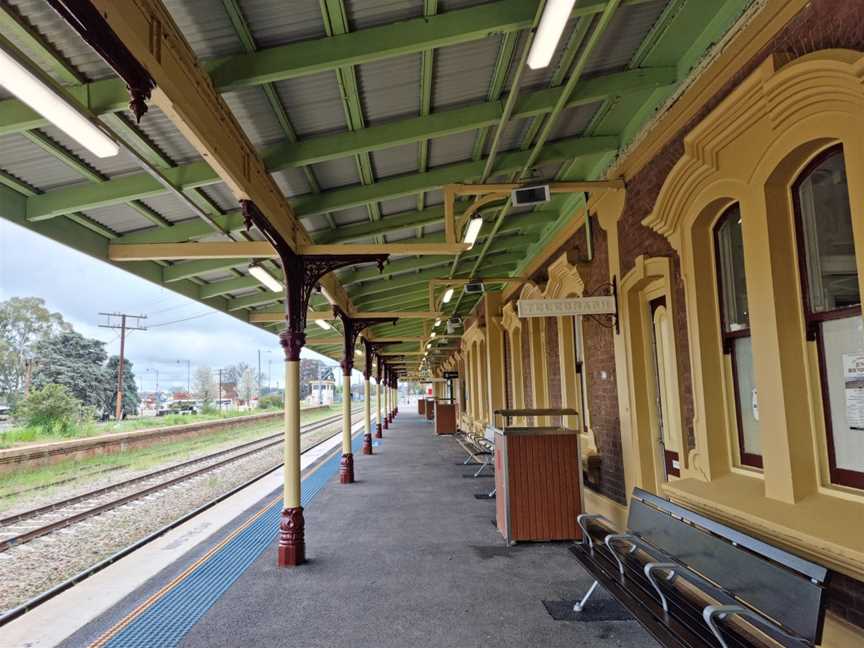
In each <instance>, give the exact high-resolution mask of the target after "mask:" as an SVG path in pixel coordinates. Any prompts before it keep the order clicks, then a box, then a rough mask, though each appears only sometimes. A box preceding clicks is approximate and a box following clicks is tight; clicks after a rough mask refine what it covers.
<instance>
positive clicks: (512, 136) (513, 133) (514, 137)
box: [483, 117, 534, 155]
mask: <svg viewBox="0 0 864 648" xmlns="http://www.w3.org/2000/svg"><path fill="white" fill-rule="evenodd" d="M533 120H534V118H533V117H529V118H527V119H515V120H514V119H511V120H510V121H509V122H508V123H507V125H506V126H505V127H504V130H503V131H502V133H501V138H500V140H499V142H498V151H499V152H501V151H512V150H513V149H518V148H519V145H520V144H521V142H522V138H523V137H524V135H525V130H526V129H527V128H528V125H529V124H530V123H531V122H532V121H533ZM493 134H494V131H493V132H490V134H489V135H488V136H487V137H486V141H485V142H484V143H483V155H489V151H491V150H492V141H493V140H494V137H493Z"/></svg>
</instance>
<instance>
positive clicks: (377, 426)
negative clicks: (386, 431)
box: [375, 423, 383, 439]
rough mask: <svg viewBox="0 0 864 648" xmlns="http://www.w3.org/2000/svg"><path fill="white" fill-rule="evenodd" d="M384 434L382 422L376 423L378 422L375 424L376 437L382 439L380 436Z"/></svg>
mask: <svg viewBox="0 0 864 648" xmlns="http://www.w3.org/2000/svg"><path fill="white" fill-rule="evenodd" d="M382 436H383V435H382V434H381V424H380V423H376V424H375V438H376V439H380V438H382Z"/></svg>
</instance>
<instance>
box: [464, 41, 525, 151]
mask: <svg viewBox="0 0 864 648" xmlns="http://www.w3.org/2000/svg"><path fill="white" fill-rule="evenodd" d="M518 41H519V33H518V32H507V33H505V34H502V35H501V46H500V48H499V49H498V58H497V60H496V61H495V70H494V71H493V73H492V81H491V83H490V84H489V92H488V94H487V95H486V98H487V100H488V101H490V102H493V101H494V102H497V101H498V100H499V99H500V98H501V93H503V92H504V83H505V82H506V81H507V74H508V72H509V71H510V66H511V65H512V64H513V54H514V53H515V52H516V43H517V42H518ZM490 130H491V127H490V126H486V127H485V128H481V129H480V131H479V132H478V133H477V139H476V140H474V151H473V152H472V154H471V159H472V160H479V159H481V158H482V157H483V148H484V147H485V146H486V138H487V137H488V136H489V131H490Z"/></svg>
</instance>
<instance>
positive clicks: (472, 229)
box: [463, 217, 483, 249]
mask: <svg viewBox="0 0 864 648" xmlns="http://www.w3.org/2000/svg"><path fill="white" fill-rule="evenodd" d="M482 227H483V219H482V218H479V217H478V218H472V219H471V220H470V221H469V222H468V227H467V228H466V229H465V238H464V239H463V240H464V242H465V243H467V244H468V245H470V246H471V247H474V243H476V242H477V237H478V236H480V229H481V228H482ZM469 249H471V248H469Z"/></svg>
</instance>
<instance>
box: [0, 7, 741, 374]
mask: <svg viewBox="0 0 864 648" xmlns="http://www.w3.org/2000/svg"><path fill="white" fill-rule="evenodd" d="M751 1H752V0H607V1H604V0H577V1H576V3H575V7H574V9H573V11H572V12H571V15H570V18H569V20H568V21H567V24H566V27H565V29H564V33H563V36H562V38H561V39H560V41H559V43H558V46H557V49H556V50H555V52H554V54H553V56H552V61H551V63H550V65H548V67H545V68H541V69H537V70H532V69H530V68H529V67H528V66H527V65H526V64H525V57H526V54H527V47H526V45H527V43H528V39H529V37H530V36H529V35H530V33H531V30H532V28H533V27H534V26H536V24H537V22H538V20H539V16H540V11H539V9H541V8H542V6H541V5H540V4H539V3H538V1H537V0H491V1H485V2H484V1H477V0H320V2H315V1H313V0H302V1H300V0H298V1H294V2H287V3H286V2H284V1H281V0H254V1H253V0H161V2H160V0H142V1H141V2H137V3H128V4H129V5H130V6H132V5H136V6H139V7H143V6H146V7H148V8H149V9H148V11H150V12H151V15H156V16H160V15H165V16H170V18H169V19H168V20H163V21H162V23H161V24H160V30H161V31H160V32H159V33H160V34H161V35H162V36H163V40H162V42H163V43H168V44H167V45H165V46H164V47H163V49H162V51H161V52H159V56H161V57H162V60H163V64H164V61H165V60H166V57H168V56H173V55H175V52H176V51H179V52H180V54H179V55H180V56H183V55H185V54H184V52H185V51H186V50H184V49H183V48H182V47H179V45H182V43H179V41H182V40H185V41H186V42H187V43H188V45H189V48H191V49H189V50H188V55H189V56H191V57H193V58H194V59H195V62H196V63H200V65H193V66H191V67H190V69H189V70H185V73H186V74H187V75H195V74H200V75H202V78H204V79H207V78H208V77H209V82H212V86H211V89H212V90H213V91H214V96H215V93H219V94H220V95H221V98H222V101H221V102H216V103H213V104H212V107H211V109H210V110H207V111H201V110H198V111H196V110H195V106H196V105H200V101H199V104H196V103H195V101H197V100H200V99H201V97H202V96H204V97H205V98H206V93H199V92H195V91H192V90H193V89H192V88H190V87H188V86H187V89H186V91H185V92H183V93H180V94H179V95H178V94H177V93H178V89H182V88H183V83H184V77H183V76H182V73H181V72H178V71H177V70H180V69H181V67H180V66H178V67H177V69H175V70H171V69H169V70H167V72H166V71H163V72H164V74H165V75H166V76H162V77H159V76H157V81H158V83H157V88H156V90H155V91H154V100H153V101H151V102H150V106H149V110H148V111H147V112H146V113H145V114H144V115H143V116H142V117H141V120H140V123H136V121H135V119H134V117H133V116H132V115H131V114H130V112H129V110H128V108H127V104H128V102H129V95H128V92H127V89H126V84H125V83H124V82H123V81H122V80H121V79H120V78H119V77H118V76H117V74H116V73H115V72H114V70H113V69H112V67H110V66H109V65H108V64H107V63H106V62H105V61H104V60H103V59H102V58H101V57H100V56H99V55H98V54H97V53H96V52H95V51H94V50H93V49H92V48H91V46H90V45H88V44H87V43H85V42H84V40H82V38H81V37H80V36H79V34H78V33H76V31H74V30H73V29H72V28H70V26H69V24H68V23H67V22H66V21H65V20H63V19H62V18H61V17H60V16H59V15H58V14H57V13H55V12H54V11H53V10H52V9H51V8H50V7H49V6H48V3H46V2H42V1H39V2H34V1H32V0H10V1H9V2H6V3H3V4H2V6H0V32H2V35H3V36H4V39H5V40H4V41H2V42H0V48H2V49H3V50H4V51H5V52H7V53H9V54H12V55H13V56H14V57H16V58H18V59H19V60H21V61H22V62H24V63H25V64H27V65H30V66H34V67H36V68H38V69H39V70H41V71H42V72H43V73H45V74H47V75H50V77H51V78H52V79H53V80H54V81H55V82H56V83H57V84H59V85H62V86H64V87H65V88H66V89H67V90H68V92H69V94H70V96H71V97H72V98H73V99H74V100H76V101H78V102H80V104H81V106H83V108H84V109H85V110H86V111H88V112H89V113H91V114H92V115H93V116H95V117H98V119H99V120H101V122H102V123H103V124H104V126H105V127H106V128H107V129H108V130H109V131H110V132H111V133H112V134H113V135H114V136H115V137H116V138H117V139H118V141H120V142H121V152H120V154H119V155H117V156H114V157H107V158H98V157H95V156H94V155H93V154H91V153H90V152H89V151H87V150H86V149H84V148H82V146H80V145H79V144H77V143H76V142H75V141H74V140H72V139H71V138H70V137H69V136H68V135H67V134H65V133H64V132H62V131H61V130H59V129H58V128H57V127H56V126H53V125H50V124H48V122H46V121H45V120H44V119H42V118H41V117H40V116H39V115H38V114H36V113H34V112H33V111H31V110H30V109H28V108H27V107H26V106H25V105H24V104H22V103H21V102H20V101H19V100H17V99H15V98H13V97H12V96H11V95H10V94H8V93H6V92H5V91H4V90H2V89H0V216H3V217H4V218H7V219H9V220H11V221H13V222H16V223H19V224H23V225H24V226H26V227H28V228H30V229H32V230H34V231H36V232H39V233H41V234H44V235H46V236H48V237H51V238H53V239H55V240H57V241H60V242H62V243H64V244H66V245H69V246H71V247H73V248H75V249H78V250H80V251H82V252H85V253H87V254H90V255H92V256H94V257H97V258H100V259H103V260H105V261H107V262H109V263H112V264H114V265H116V266H118V267H122V268H123V269H125V270H128V271H131V272H133V273H135V274H137V275H139V276H141V277H144V278H146V279H148V280H150V281H153V282H155V283H157V284H160V285H164V286H166V287H167V288H170V289H172V290H174V291H176V292H178V293H180V294H183V295H185V296H187V297H191V298H193V299H196V300H198V301H200V302H202V303H205V304H207V305H208V306H212V307H213V308H216V309H219V310H222V311H225V312H227V313H229V314H231V315H232V316H234V317H237V318H238V319H241V320H243V321H247V322H250V323H251V324H253V325H255V326H259V327H262V328H265V329H267V330H272V331H274V332H276V331H278V330H279V328H280V327H281V326H282V323H281V321H280V318H279V317H278V313H279V312H280V311H281V309H282V305H281V303H280V302H281V299H282V293H281V292H279V291H273V290H269V289H268V288H266V287H265V286H263V285H262V284H261V283H260V281H259V279H258V278H256V277H254V276H252V275H251V274H250V270H249V266H250V262H253V261H258V262H259V264H260V266H261V267H262V268H263V269H264V270H265V271H266V272H268V273H269V274H271V275H272V276H273V277H275V278H276V279H277V280H278V281H282V272H281V268H280V266H279V261H278V258H274V256H273V254H270V253H268V250H267V249H265V248H266V244H264V239H263V237H262V235H261V233H260V232H259V231H258V230H256V229H252V230H250V231H248V232H247V231H246V230H245V229H244V223H243V218H242V214H241V211H240V209H239V198H241V197H242V194H243V192H244V191H246V190H248V189H249V188H248V187H245V186H237V184H236V183H232V182H230V181H226V178H227V177H228V176H230V175H231V174H232V173H234V174H235V175H234V177H236V174H237V173H238V172H237V171H232V169H240V168H243V169H245V170H246V172H247V173H249V174H250V176H251V177H255V170H256V169H258V168H259V167H258V166H256V165H257V164H260V165H261V166H260V169H261V170H263V174H264V176H267V178H258V179H257V180H256V182H258V185H257V186H258V189H261V190H262V191H266V190H267V187H271V188H272V187H275V188H276V191H277V192H281V194H282V195H280V196H275V194H274V195H273V196H271V197H272V199H273V200H272V203H268V205H271V207H268V205H263V206H262V205H261V203H260V201H258V200H256V203H257V204H258V205H259V207H262V211H263V212H264V213H265V215H267V217H268V218H270V219H271V220H273V221H274V222H276V224H277V226H278V228H282V229H283V230H284V231H290V229H291V228H292V227H295V226H296V227H297V228H298V231H300V232H301V234H300V235H298V236H299V238H298V240H300V239H303V240H305V244H304V245H307V246H313V247H314V249H318V248H317V246H319V245H325V246H326V245H332V244H352V246H355V247H356V249H357V250H358V251H363V250H369V251H371V250H378V249H379V247H378V246H380V245H381V244H400V247H399V248H393V250H394V251H395V252H394V253H392V254H391V256H390V260H389V263H388V264H387V265H386V266H385V267H384V270H383V272H379V270H378V268H377V267H375V266H374V265H357V266H352V267H349V268H345V269H342V270H340V271H338V273H336V277H335V279H336V282H333V283H330V284H329V285H330V287H331V290H330V292H331V293H334V292H335V293H336V301H340V302H343V305H345V306H347V308H348V309H350V311H351V312H352V313H363V312H372V313H381V312H386V313H392V312H397V313H399V312H405V311H419V312H422V313H424V314H425V315H424V316H417V317H403V318H402V319H400V321H399V323H398V324H396V325H395V326H392V325H381V326H378V327H373V328H372V329H370V336H371V337H385V338H387V339H388V340H389V341H390V342H391V344H390V345H389V346H388V347H387V351H388V353H392V354H397V353H398V352H400V351H412V352H416V351H418V350H420V349H423V347H424V346H425V345H426V344H428V343H429V338H428V336H429V335H430V333H431V330H432V325H433V323H434V321H435V320H437V319H441V320H443V319H445V318H449V317H452V316H454V315H461V316H464V315H465V314H467V313H468V312H469V311H470V309H471V308H472V306H473V305H474V304H475V303H476V301H477V299H478V297H479V295H478V294H476V293H467V292H464V291H463V287H462V285H460V284H454V295H453V297H452V299H451V300H449V301H448V302H447V303H441V297H442V294H443V292H445V290H446V287H447V285H446V284H442V283H439V284H436V285H435V286H433V287H432V290H433V292H434V295H433V300H432V302H430V281H432V280H436V279H451V278H456V279H469V278H470V279H483V278H484V277H485V278H491V279H492V280H493V281H492V282H490V283H488V284H487V286H486V287H487V289H492V290H494V289H496V287H498V286H500V285H501V283H502V281H503V280H504V279H506V278H507V277H520V276H521V274H520V273H521V271H522V270H523V268H524V267H525V266H526V265H527V264H528V262H529V261H530V260H531V258H532V257H533V256H534V255H535V254H536V253H537V251H538V250H539V249H540V247H541V246H542V245H544V244H546V243H547V242H548V241H550V240H552V239H553V237H554V236H555V233H556V232H557V231H558V230H559V229H560V228H561V226H562V225H563V224H564V223H565V222H566V221H567V220H568V219H570V218H573V217H574V214H576V213H577V212H578V208H579V207H580V206H581V205H583V204H584V200H585V195H584V193H583V192H581V191H573V192H569V193H559V194H554V195H553V196H552V199H551V200H550V201H549V202H546V203H544V204H541V205H539V206H536V207H522V208H514V207H512V205H509V204H507V203H505V202H501V201H499V202H494V201H493V202H489V203H488V204H485V205H483V206H482V207H480V208H479V209H478V211H477V213H478V214H480V215H481V216H482V218H483V225H482V229H481V230H480V234H479V237H478V239H477V242H476V243H475V244H474V246H473V248H472V249H470V250H469V251H466V252H463V253H458V254H457V253H453V252H452V251H449V252H448V253H446V254H438V253H436V252H438V251H440V250H441V249H443V246H442V244H444V243H447V240H446V237H445V222H444V217H445V206H444V192H443V188H444V187H446V186H447V185H450V184H453V183H511V182H514V181H521V182H531V183H533V182H535V181H536V182H540V181H550V182H551V181H555V182H564V181H582V180H601V179H607V178H605V175H604V174H605V171H606V169H607V168H608V167H609V166H610V163H611V162H612V161H613V160H614V159H615V158H616V156H617V155H618V154H619V153H620V151H621V150H622V149H623V148H624V147H626V146H627V145H628V144H629V143H630V142H632V141H633V140H634V138H635V137H636V136H637V135H638V134H639V132H640V130H641V129H642V128H643V127H645V125H646V124H648V123H649V122H650V120H651V119H652V116H654V115H655V114H656V112H657V110H658V109H660V108H661V107H662V106H663V105H664V104H665V102H667V100H669V99H670V98H671V97H672V96H673V95H674V93H675V92H676V90H677V89H678V88H679V87H680V86H681V84H682V82H683V81H684V80H685V79H686V78H687V77H688V75H689V74H690V72H691V71H692V70H693V69H694V67H696V66H698V65H699V64H700V62H701V61H702V59H703V57H704V55H705V53H706V51H707V50H708V49H709V48H710V47H711V46H712V45H713V44H714V43H716V42H718V41H720V40H721V39H722V38H723V36H724V35H725V34H726V32H727V30H729V28H730V26H731V25H732V24H734V23H735V21H736V19H737V18H738V17H740V15H741V13H742V12H743V11H744V10H745V9H746V8H747V7H748V6H749V4H751ZM163 3H164V5H163ZM72 4H73V5H74V4H80V3H72ZM91 4H92V5H93V6H96V7H97V8H101V6H102V5H103V4H105V3H104V2H102V1H100V0H92V3H91ZM108 4H109V5H111V3H108ZM125 4H127V3H124V2H118V3H116V4H114V5H112V6H114V7H118V6H122V5H125ZM106 6H107V5H106ZM115 13H116V12H115ZM112 20H113V18H112V17H111V16H109V22H111V21H112ZM131 20H132V18H131V17H130V21H131ZM113 24H114V23H112V26H113ZM131 24H132V23H131V22H130V25H131ZM130 29H131V27H130ZM115 31H116V30H115ZM151 31H152V30H151ZM175 32H176V33H175ZM118 35H119V36H121V39H122V38H123V35H122V34H119V33H118ZM151 35H152V34H151ZM167 36H171V38H170V39H169V38H167ZM177 36H179V38H177ZM172 39H173V40H172ZM145 40H146V39H145ZM157 40H158V37H157ZM124 42H127V44H128V46H129V49H130V50H131V51H132V52H133V53H135V52H136V45H135V44H134V43H133V42H132V39H124ZM151 46H152V39H151ZM148 56H149V55H148ZM153 56H156V55H155V54H154V55H153ZM154 60H155V59H154ZM140 62H141V63H142V65H143V66H144V67H145V68H148V69H149V68H150V67H151V63H152V61H151V59H150V58H147V57H142V58H140ZM187 62H188V61H187ZM190 78H191V77H190ZM160 93H161V94H160ZM172 93H173V94H172ZM166 95H167V96H168V100H166V99H165V96H166ZM181 95H182V96H181ZM160 97H161V99H160ZM169 104H170V105H171V106H172V108H171V109H170V110H169V109H168V108H166V106H168V105H169ZM220 111H224V113H225V114H221V113H220ZM223 118H230V119H223ZM214 120H215V121H214ZM219 120H221V123H223V124H228V123H229V121H230V123H232V124H235V125H237V126H238V127H239V130H238V131H237V133H232V131H231V128H230V127H228V126H226V127H225V128H224V129H222V130H221V131H220V130H218V129H214V128H208V126H207V125H208V124H209V123H219ZM232 137H233V138H234V139H233V140H232ZM238 142H241V144H237V143H238ZM242 142H245V143H246V144H248V145H249V146H250V147H251V148H250V149H249V150H248V151H247V150H245V149H244V147H245V146H246V144H242ZM126 146H128V147H130V148H131V149H132V151H134V154H133V153H130V151H129V150H128V149H127V148H126ZM204 150H206V151H210V152H211V154H210V155H208V156H207V158H206V159H205V157H204V156H203V155H202V151H204ZM250 160H251V161H250ZM250 168H251V169H252V171H251V172H250V171H249V169H250ZM609 180H614V179H609ZM268 183H270V184H268ZM262 188H263V189H262ZM283 196H284V197H283ZM286 199H287V201H286ZM469 204H470V203H469V202H468V200H461V201H460V200H458V199H457V201H456V202H455V211H456V214H457V215H458V214H460V213H461V212H463V211H464V210H465V209H466V208H467V207H468V205H469ZM272 206H275V207H272ZM274 209H275V210H276V211H275V212H274ZM279 210H283V211H284V214H282V212H281V211H279ZM276 212H279V213H276ZM274 214H275V215H274ZM289 216H290V218H289ZM292 219H293V220H292ZM460 236H461V232H460ZM192 241H198V242H207V243H225V244H228V243H232V242H235V243H237V244H238V246H240V244H244V245H245V247H236V248H233V249H227V248H225V249H223V248H224V246H213V247H209V248H208V247H205V246H202V247H200V248H195V247H194V246H190V245H188V244H189V242H192ZM249 242H259V245H246V243H249ZM154 244H161V245H160V246H158V247H155V246H154ZM166 244H167V245H166ZM178 244H186V245H178ZM409 244H419V245H422V246H425V247H417V248H410V247H408V246H409ZM133 245H134V246H135V247H131V246H133ZM436 246H437V247H436ZM451 247H452V246H451ZM309 249H313V248H309ZM346 249H347V248H346ZM352 249H353V248H352ZM217 250H219V251H218V252H217ZM321 250H332V248H321ZM48 261H49V260H46V262H48ZM463 283H464V282H463ZM343 289H344V291H343ZM331 296H332V295H331ZM311 307H312V308H313V309H315V310H326V309H327V308H328V304H327V300H326V299H325V296H324V295H323V294H321V295H315V296H314V297H313V300H312V304H311ZM273 313H277V316H275V317H274V316H272V314H273ZM437 331H438V332H439V337H438V339H437V340H435V341H434V342H433V346H437V345H438V344H439V342H440V343H441V344H442V345H447V344H450V345H452V343H453V340H452V339H449V340H448V339H447V337H446V336H445V335H443V333H444V330H443V327H442V326H440V325H439V327H438V328H437ZM400 337H402V338H405V339H406V341H405V342H404V343H401V344H400V343H399V338H400ZM392 342H396V343H395V344H393V343H392ZM308 345H309V346H311V347H312V348H314V349H315V350H317V351H319V352H322V353H324V354H327V355H330V356H332V357H336V358H338V357H339V355H340V349H341V347H340V345H339V340H338V332H336V331H332V330H331V331H329V332H328V331H327V330H323V329H322V328H320V327H319V326H317V325H316V323H315V318H310V319H309V328H308ZM397 357H398V356H397ZM408 359H410V362H409V361H408ZM415 360H416V356H412V355H408V356H406V358H405V362H406V364H409V365H413V364H414V362H415ZM394 364H395V361H394Z"/></svg>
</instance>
